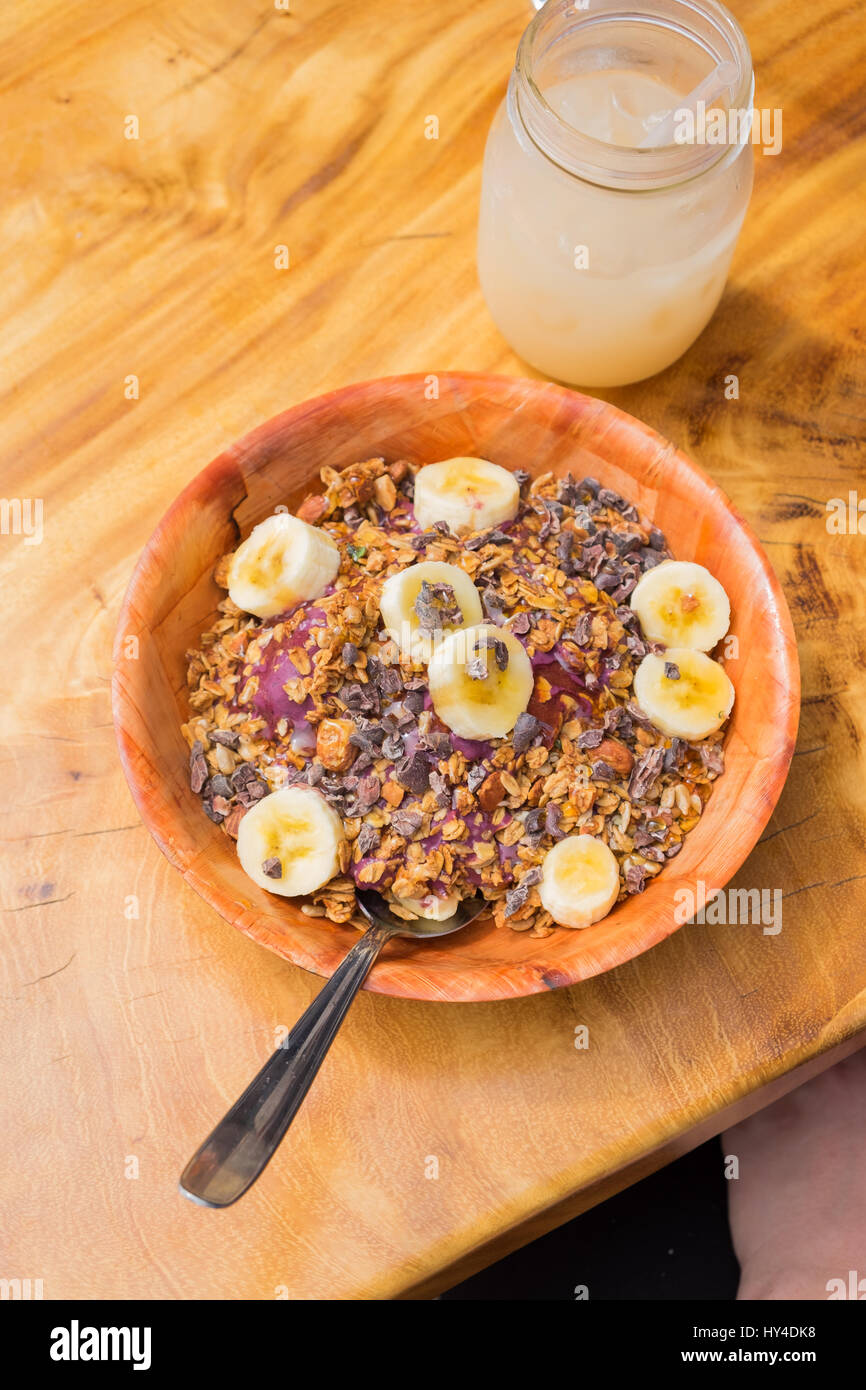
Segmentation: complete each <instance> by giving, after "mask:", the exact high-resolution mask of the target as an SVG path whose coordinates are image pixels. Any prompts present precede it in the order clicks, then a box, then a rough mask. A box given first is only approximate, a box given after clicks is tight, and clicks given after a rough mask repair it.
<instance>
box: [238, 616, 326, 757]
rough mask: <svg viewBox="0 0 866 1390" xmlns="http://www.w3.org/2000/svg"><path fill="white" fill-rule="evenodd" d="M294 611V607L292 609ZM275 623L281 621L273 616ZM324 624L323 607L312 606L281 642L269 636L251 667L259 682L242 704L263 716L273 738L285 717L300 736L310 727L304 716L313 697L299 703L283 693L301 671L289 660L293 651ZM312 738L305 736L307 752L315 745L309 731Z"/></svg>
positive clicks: (254, 713) (301, 645) (314, 739)
mask: <svg viewBox="0 0 866 1390" xmlns="http://www.w3.org/2000/svg"><path fill="white" fill-rule="evenodd" d="M292 612H293V613H296V612H297V608H295V609H293V610H292ZM274 621H275V622H278V621H280V620H279V619H275V620H274ZM326 623H327V615H326V614H325V611H324V609H322V608H317V607H313V608H310V609H308V610H307V611H306V612H305V614H304V616H303V618H302V619H301V621H300V622H299V623H298V624H297V625H296V626H295V628H294V631H293V632H292V633H291V635H290V636H289V637H287V638H285V639H284V640H283V641H282V642H278V641H276V639H275V638H273V637H272V638H271V640H270V642H269V643H268V645H267V646H266V647H265V649H264V651H263V652H262V656H261V660H260V661H258V662H256V664H255V665H254V666H253V668H252V671H251V673H250V674H251V675H253V676H257V677H258V681H259V685H258V689H257V691H256V693H255V695H253V696H252V698H251V699H250V700H249V702H248V703H247V705H246V706H245V707H244V708H245V709H247V710H248V711H249V713H250V714H251V715H252V716H253V717H254V718H257V719H264V721H265V725H266V732H267V736H268V738H270V739H273V738H274V737H275V736H276V727H277V724H278V723H279V721H280V720H281V719H286V720H288V722H289V725H290V726H291V728H293V729H294V730H296V731H298V732H299V734H300V736H301V737H302V738H303V736H304V735H305V733H306V730H307V729H310V725H309V724H308V722H307V720H306V719H305V718H304V716H305V715H306V713H307V711H308V710H311V709H312V708H313V701H312V699H311V698H310V697H309V696H307V698H306V700H304V701H303V702H302V703H299V702H298V701H296V700H290V699H289V696H288V695H287V694H286V690H285V687H286V684H287V683H288V682H289V681H293V680H299V679H300V678H301V673H300V671H299V670H298V668H297V666H296V665H295V663H294V662H293V661H292V652H293V650H295V649H297V648H299V647H303V646H304V642H305V639H306V638H307V637H308V636H309V633H310V631H311V629H312V628H314V627H323V626H324V625H325V624H326ZM310 733H311V735H312V738H311V739H310V738H308V739H307V744H308V747H309V751H310V753H312V751H313V749H314V748H315V745H316V737H315V731H313V730H312V729H311V730H310Z"/></svg>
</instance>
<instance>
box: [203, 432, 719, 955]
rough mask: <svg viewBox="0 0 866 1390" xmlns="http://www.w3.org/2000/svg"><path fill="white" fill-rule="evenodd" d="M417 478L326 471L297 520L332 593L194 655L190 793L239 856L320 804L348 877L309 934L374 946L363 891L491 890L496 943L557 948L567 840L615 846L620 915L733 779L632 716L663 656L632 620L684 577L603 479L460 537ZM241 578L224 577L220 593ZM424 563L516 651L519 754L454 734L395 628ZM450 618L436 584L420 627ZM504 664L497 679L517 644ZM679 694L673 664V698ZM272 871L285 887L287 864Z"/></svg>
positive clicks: (524, 479)
mask: <svg viewBox="0 0 866 1390" xmlns="http://www.w3.org/2000/svg"><path fill="white" fill-rule="evenodd" d="M417 470H418V465H416V464H415V463H413V462H411V461H410V460H407V459H398V460H394V461H391V462H386V461H385V459H383V458H371V459H367V460H365V461H363V462H359V463H357V464H353V465H352V466H351V467H349V468H347V469H344V470H343V471H342V472H337V471H336V470H334V469H332V468H324V469H323V470H322V473H321V477H322V481H323V483H324V492H323V493H321V494H317V495H313V496H310V497H308V498H306V499H305V501H304V502H303V503H302V504H301V507H300V508H299V509H298V511H297V515H298V516H299V517H300V518H301V519H302V520H304V521H306V522H308V523H309V524H310V525H314V526H316V527H320V528H322V529H323V530H324V531H325V532H326V533H327V534H328V535H329V536H330V537H331V538H332V540H333V541H335V542H336V544H337V545H338V547H339V552H340V556H339V572H338V574H337V576H336V579H335V580H334V582H333V584H331V585H329V586H328V590H327V592H326V593H325V594H324V595H323V596H322V597H320V598H317V599H314V600H310V601H307V602H304V603H300V604H297V605H296V606H295V607H294V608H293V609H291V610H290V611H288V612H286V613H283V614H280V615H278V616H277V617H275V618H266V619H259V618H255V617H252V616H250V614H248V613H245V612H242V611H241V610H240V609H239V608H238V607H237V606H236V605H235V603H233V602H232V600H231V599H230V598H228V597H226V598H225V599H223V601H222V602H221V603H220V604H219V605H218V616H217V618H216V621H215V622H214V623H213V624H212V626H211V627H210V628H209V629H208V631H206V632H205V633H203V634H202V637H201V640H200V644H199V646H198V647H197V648H196V649H194V650H192V651H190V652H189V653H188V671H187V680H188V688H189V705H190V711H191V712H190V717H189V719H188V721H187V723H186V724H185V725H184V726H183V733H184V736H185V738H186V741H187V744H188V746H189V749H190V785H191V787H192V789H193V791H194V792H196V794H197V795H199V796H200V797H201V801H202V806H203V809H204V812H205V814H206V815H208V816H209V817H210V819H211V820H212V821H214V822H215V823H216V824H218V825H220V826H221V828H222V829H223V831H224V832H225V833H226V834H227V835H228V836H230V837H232V838H236V837H237V834H238V826H239V824H240V821H241V818H242V817H243V815H244V814H245V812H246V811H247V810H248V809H249V807H250V806H252V805H254V804H255V803H256V802H257V801H258V800H260V799H261V798H262V797H264V796H265V795H267V794H268V793H269V792H271V791H275V790H277V789H279V788H281V787H285V786H291V785H295V784H299V785H303V786H308V787H315V788H316V789H317V790H318V791H319V792H320V794H321V795H322V796H323V797H324V798H325V799H326V801H327V802H328V803H329V805H330V806H331V807H333V809H334V810H335V811H336V812H337V814H338V815H339V817H340V818H341V820H342V825H343V829H344V833H345V841H344V843H343V845H342V846H341V860H340V873H339V875H338V876H337V877H335V878H333V879H332V880H331V881H330V882H328V883H327V884H326V885H325V886H324V887H322V888H321V889H319V890H318V891H316V892H315V893H313V894H312V895H311V896H310V897H309V898H308V899H307V900H305V901H304V902H303V903H302V907H301V910H302V911H304V912H305V913H307V914H308V915H310V916H322V917H325V918H327V919H329V920H330V921H332V922H349V921H352V922H355V923H356V924H357V925H359V926H361V925H363V919H362V918H361V917H360V914H359V912H358V908H357V902H356V898H355V890H356V886H361V887H363V886H375V887H376V889H377V890H379V891H383V892H386V893H387V894H389V895H392V896H393V897H395V898H400V899H405V898H409V899H417V898H419V897H421V896H423V895H424V894H426V893H430V892H433V893H435V894H437V895H442V896H444V895H447V894H449V893H451V892H455V891H456V892H457V893H458V894H460V895H466V894H471V893H473V892H475V891H477V890H480V891H481V893H483V895H484V896H485V898H487V899H488V900H489V902H490V904H491V908H492V911H493V915H494V918H495V921H496V924H497V925H498V926H500V927H504V926H507V927H509V928H511V929H512V930H515V931H526V932H529V933H530V934H531V935H532V936H535V937H542V936H547V935H549V934H550V932H551V931H552V930H554V924H553V921H552V918H551V916H550V914H549V913H548V912H546V911H545V910H544V909H543V908H542V906H541V900H540V897H539V883H540V881H541V866H542V863H543V860H544V858H545V855H546V854H547V852H548V851H549V850H550V849H551V848H552V846H553V845H555V844H557V843H558V842H559V841H560V840H562V839H563V838H564V837H566V836H569V835H572V834H585V835H591V836H593V837H596V838H598V839H600V840H602V841H603V842H604V843H605V844H606V845H607V846H608V847H609V849H610V850H611V851H612V852H613V855H614V856H615V858H616V861H617V864H618V866H619V877H620V888H619V898H620V899H623V898H625V897H628V896H630V895H632V894H635V893H641V892H643V891H644V890H645V888H646V886H647V884H648V883H649V881H650V880H651V879H652V878H654V877H655V876H656V875H657V874H659V873H660V872H661V870H662V868H663V867H664V864H665V863H666V862H667V860H668V859H671V858H673V857H674V856H675V855H676V854H678V853H679V852H680V850H681V849H682V845H683V840H684V837H685V836H686V835H687V834H688V832H689V831H690V830H691V829H692V828H693V827H694V826H695V825H696V824H697V822H698V820H699V819H700V816H701V814H702V812H703V809H704V807H705V805H706V803H707V800H708V799H709V796H710V794H711V791H712V785H713V782H714V780H715V779H716V777H718V776H719V775H720V774H721V773H722V771H723V769H724V751H723V747H722V743H723V739H724V730H723V728H720V729H719V730H717V731H716V732H713V733H711V734H709V735H708V736H706V737H704V738H701V739H695V740H686V739H683V738H680V737H670V736H668V735H666V734H664V733H662V732H661V730H660V729H659V728H658V727H656V726H655V725H654V724H653V723H652V722H651V721H650V720H649V719H648V718H647V717H646V715H645V714H644V713H643V712H642V711H641V709H640V708H639V707H638V705H637V704H636V702H635V698H634V690H633V681H634V675H635V670H636V668H637V666H638V665H639V664H640V662H641V661H642V660H643V658H644V657H645V656H646V655H647V653H648V652H654V653H663V652H664V650H665V649H664V648H663V647H662V646H661V645H660V644H657V643H653V642H650V641H648V640H647V639H646V637H645V636H644V634H643V632H642V630H641V626H640V623H639V621H638V619H637V616H636V614H635V612H634V611H633V610H632V608H631V607H630V606H629V605H628V602H627V601H628V599H629V596H630V595H631V593H632V591H633V590H634V588H635V586H636V584H637V583H638V580H639V579H640V578H641V576H642V575H643V574H645V573H646V572H647V571H649V570H650V569H652V568H653V567H655V566H657V565H658V564H659V563H661V562H662V561H663V560H669V559H671V558H672V557H671V554H670V551H669V549H668V547H667V543H666V540H665V537H664V536H663V535H662V534H661V532H660V531H659V530H658V529H657V528H655V527H654V526H651V525H649V524H647V523H646V522H645V521H644V520H643V519H642V518H641V517H640V516H639V514H638V512H637V509H636V508H635V507H634V506H633V505H632V504H631V503H629V502H628V501H627V500H626V499H625V498H623V497H621V496H620V495H619V494H617V493H616V492H614V491H612V490H611V489H610V488H606V487H603V486H602V485H601V484H600V483H599V482H598V481H596V480H595V479H593V478H584V479H582V480H580V481H576V480H575V479H574V478H572V477H571V476H570V475H569V476H567V477H565V478H557V477H555V476H554V475H553V474H551V473H548V474H545V475H544V476H542V477H539V478H537V479H535V480H534V481H532V480H531V479H530V477H529V474H528V473H525V472H521V473H518V474H516V475H515V476H516V478H517V481H518V484H519V487H520V501H519V507H518V510H517V515H516V516H515V517H514V519H513V520H512V521H509V522H505V523H502V524H500V525H497V526H495V527H492V528H488V529H487V530H481V531H477V532H472V533H470V534H468V535H461V536H458V535H456V534H454V533H453V532H452V531H451V530H450V528H449V526H448V525H447V524H446V523H444V522H437V523H435V524H434V525H433V526H432V527H430V528H429V529H426V530H421V529H420V527H419V526H418V524H417V522H416V520H415V515H414V511H413V507H412V499H413V487H414V478H415V475H416V473H417ZM230 558H231V557H230V556H226V557H224V558H223V560H222V561H221V562H220V564H219V566H218V567H217V571H216V576H215V577H216V580H217V583H218V584H221V585H222V586H223V587H227V575H228V563H229V560H230ZM418 561H441V562H445V563H448V564H451V565H455V566H457V567H459V568H460V569H461V570H462V571H463V572H464V573H465V574H466V575H468V576H469V578H470V579H471V580H472V581H473V582H474V584H475V586H476V587H477V589H478V591H479V593H480V597H481V602H482V605H483V610H484V615H485V619H486V620H487V621H488V622H489V623H491V624H494V625H495V626H496V627H497V628H499V629H501V630H502V631H503V632H504V633H506V634H511V635H513V636H514V637H516V638H518V639H519V641H520V642H521V643H522V644H523V647H524V648H525V651H526V654H527V656H528V657H529V659H530V662H531V665H532V674H533V678H534V683H533V689H532V696H531V699H530V700H529V703H528V707H527V708H526V710H525V711H524V712H523V713H521V714H520V716H519V717H518V718H517V721H516V723H515V724H514V727H513V729H512V730H511V732H510V733H509V734H508V735H507V736H505V737H500V738H492V739H486V740H472V739H466V738H461V737H458V736H457V735H456V734H455V733H453V732H452V731H451V730H450V729H449V728H448V727H446V726H445V724H443V723H442V722H441V720H440V719H439V718H438V717H437V715H436V713H435V711H434V709H433V707H432V704H431V699H430V694H429V690H428V682H427V669H426V664H425V660H424V657H423V654H422V653H420V652H418V651H407V650H406V649H405V648H403V647H401V646H400V645H398V644H397V643H396V642H395V641H394V639H393V637H391V636H389V634H388V632H387V631H386V630H385V628H384V627H383V623H382V618H381V614H380V608H379V598H380V594H381V590H382V585H383V583H384V581H385V580H386V579H387V578H388V577H389V576H390V575H392V574H395V573H397V572H399V571H402V570H405V569H406V567H407V566H411V565H414V564H416V562H418ZM456 602H457V601H456V599H455V593H454V591H453V589H452V588H450V587H449V586H448V585H447V584H433V585H430V584H426V583H425V584H424V585H423V587H422V589H421V592H420V593H419V596H418V599H417V602H416V605H415V612H416V614H417V617H418V620H419V624H420V626H421V627H422V628H426V629H429V630H431V631H432V630H435V629H436V628H437V627H438V626H440V625H441V623H442V622H443V621H444V620H447V619H449V618H451V619H453V617H454V615H455V604H456ZM490 646H491V652H490V656H491V660H492V661H494V662H495V664H496V665H497V666H498V667H499V669H501V670H504V669H505V666H504V663H505V664H507V662H508V652H507V649H506V645H505V642H504V641H502V640H499V639H495V640H493V639H491V643H490ZM671 666H673V670H670V669H668V668H670V667H671ZM674 672H676V674H674ZM470 674H471V672H470ZM678 675H679V672H678V671H677V668H676V665H675V663H672V662H670V661H666V662H665V676H666V678H667V679H671V680H673V679H677V678H678ZM267 863H268V867H267V868H266V869H265V872H266V873H267V874H269V875H272V876H275V877H276V876H278V870H279V861H277V862H276V863H272V862H270V861H267ZM398 910H402V911H403V915H405V916H407V917H408V916H411V915H412V914H411V913H410V912H407V911H405V910H403V909H398Z"/></svg>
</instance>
